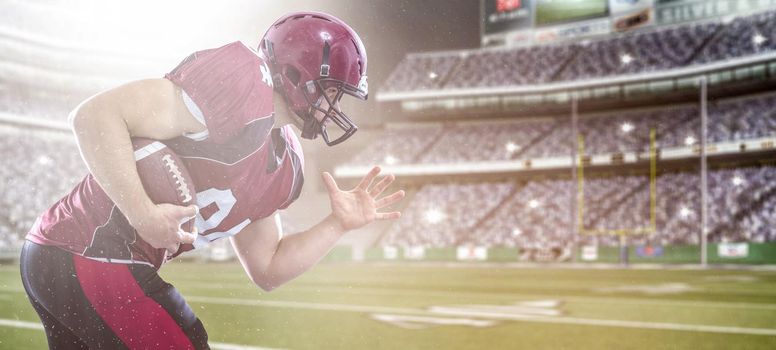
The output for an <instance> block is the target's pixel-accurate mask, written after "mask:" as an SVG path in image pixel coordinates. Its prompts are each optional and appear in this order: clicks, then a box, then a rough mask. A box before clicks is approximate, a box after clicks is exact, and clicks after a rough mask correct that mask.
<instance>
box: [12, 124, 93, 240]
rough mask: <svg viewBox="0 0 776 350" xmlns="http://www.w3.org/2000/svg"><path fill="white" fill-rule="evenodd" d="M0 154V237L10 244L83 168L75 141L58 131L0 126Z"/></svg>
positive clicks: (25, 231) (65, 188) (66, 191)
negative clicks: (0, 183)
mask: <svg viewBox="0 0 776 350" xmlns="http://www.w3.org/2000/svg"><path fill="white" fill-rule="evenodd" d="M0 154H2V155H3V157H2V161H0V180H1V181H2V184H3V187H2V188H3V190H2V191H0V206H1V207H2V208H3V211H2V213H0V233H2V234H0V237H2V238H1V239H0V240H4V241H5V242H6V244H9V245H13V244H18V241H19V240H20V239H21V238H22V237H24V235H25V234H26V233H27V231H28V230H29V229H30V228H31V227H32V224H33V223H34V222H35V219H36V217H37V216H38V215H39V214H40V213H42V212H43V211H44V210H45V209H47V208H48V207H50V206H51V205H52V204H53V203H54V202H56V201H57V200H58V199H59V198H61V197H62V196H64V195H65V194H67V193H68V192H69V191H70V190H71V189H72V188H73V186H75V184H76V183H78V181H80V180H81V178H83V176H84V175H85V174H86V173H87V170H86V166H85V165H84V163H83V161H82V160H81V158H80V155H79V153H78V149H77V147H76V145H75V142H73V141H72V140H70V137H69V136H66V135H62V134H53V133H46V132H40V131H29V130H19V129H11V128H6V127H2V128H0ZM0 244H3V243H0Z"/></svg>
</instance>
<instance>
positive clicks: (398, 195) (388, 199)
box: [375, 191, 404, 209]
mask: <svg viewBox="0 0 776 350" xmlns="http://www.w3.org/2000/svg"><path fill="white" fill-rule="evenodd" d="M402 198H404V191H396V192H394V193H392V194H391V195H389V196H385V197H383V198H380V199H379V200H377V201H376V202H375V208H377V209H380V208H382V207H387V206H389V205H392V204H395V203H397V202H398V201H400V200H401V199H402Z"/></svg>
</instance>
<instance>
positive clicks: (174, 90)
mask: <svg viewBox="0 0 776 350" xmlns="http://www.w3.org/2000/svg"><path fill="white" fill-rule="evenodd" d="M69 122H70V125H71V127H72V129H73V132H74V134H75V137H76V142H77V143H78V148H79V149H80V151H81V156H82V157H83V159H84V161H85V162H86V165H87V167H88V168H89V171H90V172H91V173H92V175H94V178H95V179H96V180H97V182H98V183H99V184H100V186H101V187H102V189H103V190H104V191H105V193H106V194H107V195H108V197H110V199H111V200H112V201H113V202H114V203H115V204H116V205H117V206H118V208H119V210H121V212H122V213H124V215H125V216H126V217H127V219H128V220H129V222H130V223H131V224H132V226H134V227H135V229H137V231H138V234H140V236H141V237H143V239H145V240H146V241H147V242H148V243H150V244H151V245H152V246H154V247H156V248H174V246H175V245H176V244H177V243H178V242H182V241H185V242H187V243H188V242H191V241H192V240H193V239H194V238H195V236H194V235H181V234H179V233H178V223H179V222H180V220H181V219H182V218H185V217H190V216H193V215H194V214H195V211H196V209H195V208H194V207H178V206H174V205H154V203H153V202H151V200H150V198H149V197H148V195H147V194H146V193H145V191H144V190H143V186H142V184H141V182H140V177H139V176H138V173H137V168H136V166H135V159H134V155H133V149H132V143H131V141H130V137H147V138H153V139H157V140H164V139H169V138H173V137H176V136H180V135H182V134H183V133H186V132H200V131H204V130H205V126H204V125H202V124H201V123H199V122H198V121H197V120H196V119H195V118H194V116H192V115H191V114H190V113H189V112H188V110H187V109H186V107H185V105H184V104H183V101H182V99H181V96H180V90H179V88H178V87H177V86H175V84H173V83H172V82H170V81H169V80H167V79H147V80H140V81H136V82H131V83H128V84H125V85H122V86H119V87H117V88H114V89H111V90H107V91H104V92H101V93H99V94H97V95H94V96H92V97H91V98H89V99H87V100H86V101H84V102H83V103H81V104H80V105H79V106H78V107H77V108H76V109H75V110H73V112H71V113H70V116H69Z"/></svg>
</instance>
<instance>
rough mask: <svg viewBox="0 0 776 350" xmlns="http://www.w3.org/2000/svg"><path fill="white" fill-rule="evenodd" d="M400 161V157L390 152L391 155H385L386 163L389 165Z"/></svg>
mask: <svg viewBox="0 0 776 350" xmlns="http://www.w3.org/2000/svg"><path fill="white" fill-rule="evenodd" d="M398 161H399V160H398V159H396V157H394V156H392V155H390V154H389V155H387V156H385V164H388V165H394V164H396V163H397V162H398Z"/></svg>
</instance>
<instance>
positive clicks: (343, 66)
mask: <svg viewBox="0 0 776 350" xmlns="http://www.w3.org/2000/svg"><path fill="white" fill-rule="evenodd" d="M366 69H367V55H366V51H365V49H364V46H363V43H362V42H361V39H360V38H359V37H358V35H357V34H356V33H355V32H354V31H353V30H352V29H351V28H350V27H349V26H348V25H347V24H345V23H344V22H343V21H341V20H339V19H338V18H335V17H334V16H331V15H328V14H324V13H314V12H306V13H292V14H289V15H286V16H283V17H282V18H280V19H278V20H277V21H276V22H275V23H274V24H273V25H272V26H271V27H270V28H269V29H268V30H267V32H266V33H265V35H264V37H263V38H262V40H261V43H260V44H259V47H258V48H257V49H255V50H254V49H252V48H249V47H247V46H245V45H244V44H242V43H240V42H234V43H231V44H228V45H225V46H222V47H219V48H214V49H210V50H204V51H198V52H195V53H193V54H192V55H190V56H189V57H187V58H186V59H185V60H183V62H181V63H180V64H179V65H178V66H177V67H176V68H175V69H173V70H172V71H171V72H169V73H168V74H166V75H165V76H164V78H159V79H148V80H141V81H136V82H132V83H129V84H126V85H123V86H119V87H117V88H114V89H112V90H108V91H105V92H102V93H99V94H97V95H95V96H93V97H91V98H89V99H88V100H86V101H85V102H83V103H82V104H80V105H79V106H78V107H77V108H76V109H75V110H74V111H73V112H72V113H71V115H70V121H71V125H72V128H73V130H74V133H75V136H76V139H77V143H78V146H79V149H80V151H81V155H82V157H83V159H84V160H85V162H86V164H87V165H88V168H89V170H90V174H89V175H87V176H86V177H85V178H84V179H83V181H81V182H80V183H79V184H78V186H76V188H75V189H73V191H72V192H71V193H70V194H68V195H67V196H65V197H64V198H62V199H61V200H60V201H58V202H57V203H56V204H54V206H52V207H51V208H50V209H48V210H47V211H46V212H45V213H43V215H41V216H40V217H39V218H38V220H37V222H36V224H35V225H34V227H33V228H32V229H31V231H30V232H29V233H28V235H27V242H26V243H25V246H24V248H23V250H22V258H21V273H22V279H23V283H24V287H25V290H26V291H27V294H28V296H29V299H30V301H31V303H32V305H33V307H34V308H35V310H36V311H37V312H38V314H39V316H40V318H41V321H42V323H43V325H44V328H45V331H46V336H47V337H48V342H49V346H50V347H51V348H57V349H59V348H68V349H70V348H83V349H87V348H103V349H122V348H130V349H161V348H165V349H167V348H176V349H184V348H194V349H202V348H208V345H207V334H206V332H205V329H204V327H203V325H202V323H201V322H200V321H199V319H198V318H197V317H196V316H195V315H194V313H193V312H192V310H191V308H189V306H188V305H187V304H186V302H185V301H184V299H183V298H182V296H181V295H180V294H179V293H178V292H177V290H176V289H175V288H174V287H173V286H172V285H170V284H168V283H166V282H165V281H163V280H162V279H161V278H160V277H159V275H158V274H157V270H158V269H159V268H160V267H161V266H162V264H163V263H164V262H165V261H166V260H168V259H169V258H170V257H171V256H174V255H176V254H180V253H182V252H184V251H186V250H190V249H194V248H196V247H199V246H202V245H205V244H207V243H208V242H210V241H213V240H216V239H221V238H227V237H228V238H229V239H230V240H231V243H232V245H233V247H234V249H235V251H236V252H237V256H238V258H239V260H240V263H241V264H242V266H243V268H244V269H245V272H246V273H247V274H248V276H249V278H250V279H251V280H252V281H253V282H254V283H255V284H256V285H258V286H259V287H261V288H262V289H264V290H267V291H269V290H272V289H273V288H276V287H278V286H280V285H282V284H283V283H285V282H288V281H289V280H291V279H293V278H294V277H296V276H298V275H300V274H301V273H303V272H304V271H306V270H308V269H309V268H310V267H312V266H313V265H315V264H316V263H317V262H318V261H319V260H320V259H321V258H322V257H323V256H325V255H326V253H327V252H328V251H329V250H330V249H331V248H332V247H333V246H334V244H335V243H336V242H337V241H338V239H339V238H340V237H341V236H342V235H343V234H344V233H345V232H347V231H350V230H353V229H356V228H359V227H362V226H364V225H367V224H369V223H371V222H373V221H375V220H386V219H395V218H398V217H399V216H400V213H399V212H396V211H390V212H384V211H381V210H380V209H382V208H385V207H388V206H390V205H392V204H394V203H397V202H398V201H399V200H401V198H403V197H404V192H403V191H396V192H394V193H393V194H390V195H387V196H383V195H382V194H383V191H384V190H385V189H386V188H387V187H388V186H389V185H390V184H391V183H392V182H393V180H394V177H393V176H391V175H389V176H385V177H383V178H382V179H380V180H378V181H374V180H375V179H376V177H377V176H378V174H379V172H380V169H379V168H377V167H375V168H373V169H372V170H371V171H370V172H369V173H368V174H367V175H366V176H365V177H364V178H363V179H362V180H361V182H360V183H359V184H358V185H357V186H356V187H355V188H354V189H352V190H349V191H344V190H341V189H340V188H339V187H338V186H337V184H336V182H335V181H334V179H333V178H332V176H331V175H329V174H328V173H323V174H322V177H323V182H324V184H325V186H326V189H327V191H328V194H329V198H330V204H331V214H330V215H328V216H327V217H326V218H324V219H323V220H322V221H321V222H320V223H318V224H316V225H314V226H313V227H312V228H310V229H308V230H306V231H304V232H300V233H298V234H294V235H288V236H283V235H282V232H281V230H280V228H279V227H278V226H279V225H278V224H277V222H276V219H275V216H276V215H277V211H278V210H280V209H284V208H286V207H288V206H289V205H290V204H291V203H292V202H293V201H294V200H296V199H297V197H298V196H299V194H300V191H301V188H302V183H303V179H304V176H303V171H302V169H303V165H304V156H303V154H302V148H301V146H300V143H299V140H298V139H297V137H296V135H295V134H294V131H293V130H292V127H291V126H292V125H293V126H296V127H298V128H299V129H300V130H301V135H302V137H304V138H309V139H314V138H316V137H317V136H321V137H322V138H323V140H324V141H325V142H326V144H328V145H330V146H332V145H336V144H338V143H341V142H343V141H344V140H346V139H347V138H348V137H350V136H352V135H353V133H354V132H355V131H356V130H357V128H356V125H355V124H354V123H353V121H352V120H351V119H350V118H349V117H348V116H347V115H346V114H345V113H344V112H343V111H342V110H341V109H340V107H339V101H340V100H341V99H342V98H343V97H344V96H350V97H355V98H357V99H361V100H366V98H367V75H366ZM132 137H145V138H152V139H156V140H160V141H162V143H155V146H154V147H169V148H171V149H172V150H174V151H175V153H176V154H177V155H178V156H179V157H181V159H182V160H183V162H184V164H185V166H186V168H187V169H188V170H189V172H190V173H191V175H192V178H193V180H194V188H196V190H197V194H196V198H197V206H194V205H192V206H187V207H185V206H176V205H172V204H154V203H152V202H151V200H150V199H149V196H148V194H147V193H146V192H145V191H144V189H143V186H142V184H141V182H140V178H139V175H138V172H137V169H136V167H135V164H134V162H135V158H134V156H133V154H134V153H133V149H132V143H131V138H132ZM193 217H195V218H196V219H195V223H196V224H195V226H196V230H194V232H183V231H182V230H181V229H180V227H181V226H180V225H181V222H184V221H186V220H187V219H189V218H193Z"/></svg>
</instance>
